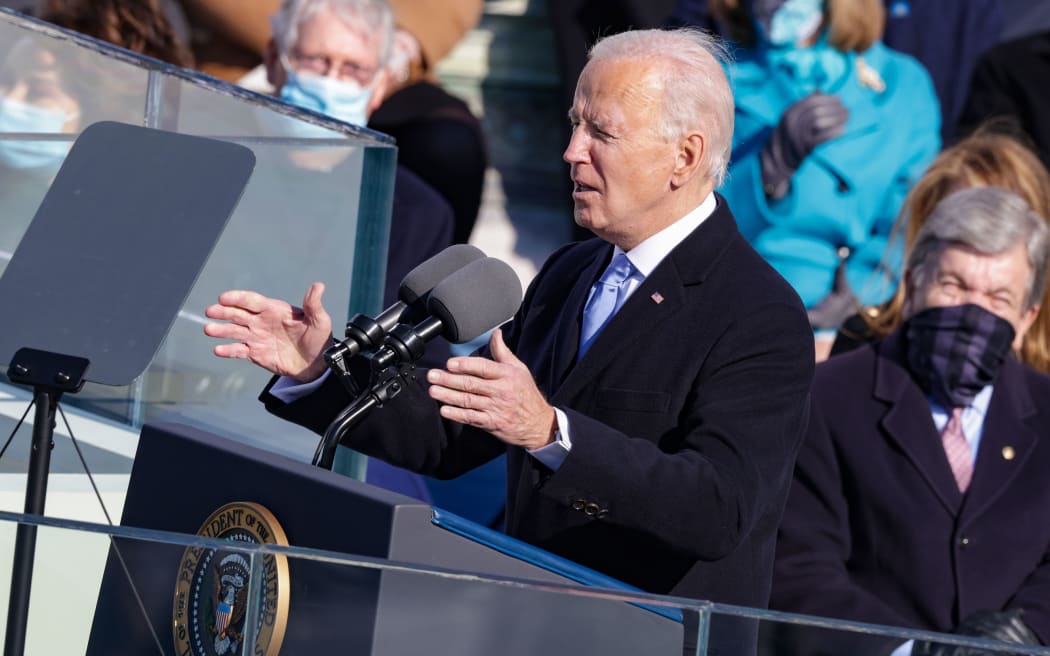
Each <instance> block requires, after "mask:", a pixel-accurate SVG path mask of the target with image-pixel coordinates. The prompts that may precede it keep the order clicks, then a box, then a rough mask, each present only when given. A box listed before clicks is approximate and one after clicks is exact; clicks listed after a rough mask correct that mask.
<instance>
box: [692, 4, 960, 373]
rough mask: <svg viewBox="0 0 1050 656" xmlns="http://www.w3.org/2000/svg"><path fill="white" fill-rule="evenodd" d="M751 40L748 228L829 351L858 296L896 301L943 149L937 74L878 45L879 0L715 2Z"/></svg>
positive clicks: (740, 183)
mask: <svg viewBox="0 0 1050 656" xmlns="http://www.w3.org/2000/svg"><path fill="white" fill-rule="evenodd" d="M712 10H713V11H714V14H715V16H716V17H718V18H719V20H721V21H722V22H723V23H724V24H725V25H726V28H727V30H728V31H729V32H730V34H731V35H732V36H733V38H734V39H735V40H736V41H737V42H738V43H739V44H740V47H739V49H738V50H737V51H736V61H735V62H734V63H731V64H730V65H729V77H730V80H732V84H733V91H734V95H735V97H736V103H737V104H736V116H735V119H736V126H735V132H734V139H733V141H734V143H735V145H736V147H735V149H734V153H733V161H732V162H731V164H730V169H729V176H728V177H727V179H726V183H725V184H724V185H723V186H722V187H721V188H720V191H721V192H722V193H723V194H724V195H725V197H726V200H727V201H728V202H729V204H730V205H731V206H732V207H733V208H734V212H735V214H736V216H737V220H738V222H739V224H740V230H741V232H742V233H743V235H744V236H745V237H746V238H747V239H749V240H750V241H751V243H752V244H753V245H754V246H755V248H756V250H758V252H759V253H761V254H762V255H763V256H764V257H765V258H766V259H767V260H768V261H769V262H770V263H771V264H773V266H774V267H775V268H776V269H777V271H779V272H780V273H781V275H783V276H784V277H785V278H787V280H788V282H790V283H791V284H792V285H793V286H794V287H795V289H796V291H798V293H799V295H800V296H801V297H802V300H803V302H804V303H805V305H806V307H807V310H808V312H809V315H810V322H811V324H812V326H813V329H814V333H815V339H816V345H817V359H818V360H821V359H823V358H825V357H826V356H827V354H828V352H829V350H830V347H831V343H832V341H833V339H834V334H835V330H836V329H837V328H838V326H839V325H840V324H841V322H842V321H843V320H844V319H845V318H846V317H848V316H849V315H850V314H852V313H853V312H855V311H856V308H857V304H858V303H861V304H871V303H874V302H879V301H882V300H885V299H886V298H887V297H888V296H889V295H890V294H891V293H892V292H893V290H894V288H895V287H896V284H897V270H898V268H899V261H898V260H897V259H895V258H890V259H889V261H888V264H885V263H883V259H882V256H883V253H884V251H885V250H886V246H887V243H888V241H889V236H890V232H891V230H892V227H893V222H894V219H895V218H896V217H897V214H898V211H899V210H900V207H901V203H902V202H903V200H904V196H905V194H906V193H907V191H908V189H910V188H911V186H912V184H914V182H915V181H916V180H917V179H918V178H919V176H920V175H921V174H922V172H923V171H924V170H925V168H926V166H927V165H928V164H929V162H930V161H931V160H932V159H933V157H934V156H935V155H936V153H937V151H938V150H939V148H940V132H939V130H940V109H939V107H938V104H937V99H936V96H935V95H934V92H933V87H932V85H931V83H930V78H929V75H928V74H927V73H926V71H925V70H924V69H923V68H922V66H921V65H919V64H918V63H917V62H915V61H914V60H913V59H911V58H910V57H907V56H905V55H901V54H899V53H896V52H893V51H892V50H890V49H888V48H886V47H885V46H883V45H882V44H881V43H879V42H878V36H879V33H880V31H881V27H882V23H883V8H882V4H881V2H880V0H827V1H826V2H825V0H714V2H713V3H712Z"/></svg>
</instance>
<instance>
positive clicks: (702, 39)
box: [588, 28, 733, 187]
mask: <svg viewBox="0 0 1050 656" xmlns="http://www.w3.org/2000/svg"><path fill="white" fill-rule="evenodd" d="M614 59H637V60H646V59H649V60H652V61H656V62H659V63H660V64H661V65H662V66H661V73H660V75H661V78H662V79H661V83H662V88H663V94H662V107H661V111H660V116H661V120H660V125H658V126H656V127H657V129H658V130H659V131H660V134H661V135H662V136H663V137H664V138H665V139H668V140H676V139H678V138H680V137H681V136H682V135H684V134H685V133H686V132H688V131H690V130H695V129H697V128H699V129H700V130H702V131H703V133H704V136H705V137H706V138H707V139H708V140H709V143H710V151H709V152H705V153H704V157H705V158H706V159H707V162H706V164H707V175H708V178H710V179H712V180H714V182H715V186H716V187H718V186H720V185H721V184H722V181H723V180H724V179H725V175H726V169H727V168H728V166H729V156H730V153H731V151H732V147H733V91H732V89H730V87H729V81H728V80H727V79H726V75H725V70H724V66H725V65H726V64H727V63H728V62H729V59H730V56H729V53H728V51H727V50H726V47H725V45H724V44H723V43H722V41H721V40H720V39H719V38H718V37H717V36H714V35H712V34H709V33H707V32H704V31H703V30H698V29H695V28H680V29H674V30H632V31H628V32H621V33H619V34H614V35H612V36H607V37H605V38H604V39H601V40H600V41H598V42H597V43H596V44H595V45H594V47H593V48H591V52H590V55H589V62H588V63H589V64H590V63H593V62H598V61H605V60H614ZM706 145H707V144H705V146H706ZM705 150H707V149H706V148H705Z"/></svg>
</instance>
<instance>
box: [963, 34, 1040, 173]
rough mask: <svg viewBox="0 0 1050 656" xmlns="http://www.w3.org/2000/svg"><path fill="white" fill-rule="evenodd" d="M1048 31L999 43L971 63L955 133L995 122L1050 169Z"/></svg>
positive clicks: (967, 131) (965, 131)
mask: <svg viewBox="0 0 1050 656" xmlns="http://www.w3.org/2000/svg"><path fill="white" fill-rule="evenodd" d="M1047 85H1050V31H1045V32H1039V33H1037V34H1032V35H1030V36H1026V37H1023V38H1020V39H1016V40H1013V41H1007V42H1005V43H1001V44H999V45H997V46H995V47H994V48H991V49H990V50H988V51H986V52H985V53H984V54H983V55H982V56H981V58H980V59H979V60H978V61H977V66H976V68H974V71H973V79H972V80H971V82H970V93H969V95H968V96H967V98H966V104H965V105H964V106H963V108H962V113H961V115H960V116H959V134H967V133H969V132H971V131H973V130H974V129H975V128H977V127H978V126H979V125H980V124H981V123H982V122H984V121H987V120H989V119H999V120H1003V119H1005V121H1006V122H1007V124H1008V125H1010V124H1012V127H1014V128H1015V129H1017V130H1018V131H1020V132H1021V133H1022V134H1023V135H1025V136H1026V137H1027V138H1029V139H1031V141H1032V145H1033V146H1034V149H1035V151H1036V152H1037V153H1038V154H1039V157H1040V158H1041V159H1042V160H1043V164H1045V165H1047V166H1048V167H1050V124H1048V123H1047V120H1046V116H1047V112H1050V100H1048V99H1047V95H1046V88H1047Z"/></svg>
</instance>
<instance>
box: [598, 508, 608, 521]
mask: <svg viewBox="0 0 1050 656" xmlns="http://www.w3.org/2000/svg"><path fill="white" fill-rule="evenodd" d="M608 516H609V510H608V509H607V508H602V509H601V510H599V511H598V515H597V517H598V519H605V518H606V517H608Z"/></svg>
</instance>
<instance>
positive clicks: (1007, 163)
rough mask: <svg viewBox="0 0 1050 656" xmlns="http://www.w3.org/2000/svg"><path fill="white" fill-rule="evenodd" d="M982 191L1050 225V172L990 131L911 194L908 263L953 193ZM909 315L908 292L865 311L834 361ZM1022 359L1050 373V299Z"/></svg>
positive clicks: (950, 152) (839, 341)
mask: <svg viewBox="0 0 1050 656" xmlns="http://www.w3.org/2000/svg"><path fill="white" fill-rule="evenodd" d="M981 186H996V187H1000V188H1003V189H1007V190H1009V191H1012V192H1014V193H1016V194H1017V195H1019V196H1020V197H1021V198H1023V199H1024V201H1025V202H1026V203H1027V204H1028V206H1029V207H1030V208H1032V211H1034V212H1035V213H1036V214H1038V215H1039V216H1041V217H1043V219H1044V220H1047V221H1050V172H1047V170H1046V168H1045V167H1043V165H1042V164H1041V163H1040V161H1039V158H1038V157H1036V155H1035V153H1033V152H1032V151H1031V150H1030V149H1028V148H1027V147H1025V146H1024V145H1023V144H1022V143H1021V142H1020V141H1018V140H1017V139H1015V138H1014V137H1012V136H1010V135H1008V134H1004V133H1001V132H997V131H995V130H994V129H991V128H985V129H982V130H980V131H978V132H976V133H975V134H973V135H971V136H969V137H967V138H966V139H963V140H962V141H960V142H959V143H957V144H955V145H954V146H952V147H951V148H947V149H945V150H944V151H943V152H942V153H941V154H940V155H938V156H937V159H935V160H934V161H933V163H932V164H930V167H929V169H928V170H927V171H926V173H925V175H923V177H922V178H920V179H919V181H918V182H917V183H916V184H915V186H914V187H913V188H912V190H911V192H909V194H908V198H907V200H906V201H905V203H904V209H903V210H902V212H901V216H900V218H899V219H898V222H897V226H896V228H895V235H896V237H897V238H903V242H904V243H903V248H904V253H905V258H907V257H908V254H909V253H911V251H912V249H913V247H914V244H915V237H916V235H917V234H918V233H919V230H921V229H922V226H923V225H925V223H926V220H927V219H928V218H929V216H930V213H931V212H932V211H933V208H934V207H936V206H937V204H938V203H940V202H941V200H943V199H944V198H945V197H946V196H948V195H949V194H951V193H952V192H955V191H959V190H961V189H966V188H969V187H981ZM1048 293H1050V292H1048ZM903 311H904V288H903V287H900V288H898V289H897V291H896V293H895V294H894V295H893V297H892V298H891V299H890V300H889V301H887V302H886V303H885V304H884V305H882V306H877V307H867V308H864V309H863V310H862V311H861V312H860V313H858V314H856V315H854V316H853V317H850V318H849V319H848V320H847V321H846V322H845V323H844V324H843V326H842V328H841V329H840V331H839V334H838V335H837V336H836V339H835V345H834V347H833V348H832V355H835V354H838V353H844V352H846V351H849V350H851V349H853V348H856V347H857V346H860V345H861V344H864V343H867V342H870V341H874V340H876V339H882V338H884V337H886V336H887V335H889V334H890V333H891V332H893V331H894V330H896V329H897V328H898V326H900V324H901V322H902V320H903ZM1017 356H1018V357H1019V358H1020V359H1021V361H1022V362H1024V363H1025V364H1027V365H1028V366H1030V367H1032V368H1034V369H1036V370H1038V371H1042V372H1043V373H1050V298H1047V297H1044V298H1043V300H1042V302H1041V304H1040V310H1039V312H1038V314H1037V315H1036V318H1035V321H1034V322H1033V324H1032V327H1031V329H1030V330H1029V331H1028V333H1027V334H1026V335H1025V338H1024V341H1023V342H1022V344H1021V347H1020V350H1019V351H1018V352H1017Z"/></svg>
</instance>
